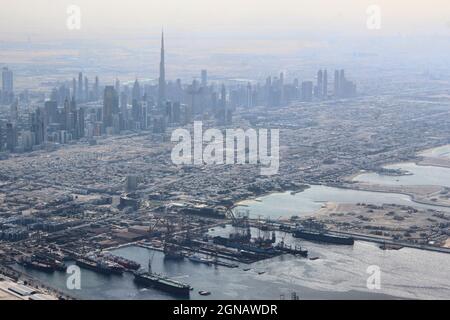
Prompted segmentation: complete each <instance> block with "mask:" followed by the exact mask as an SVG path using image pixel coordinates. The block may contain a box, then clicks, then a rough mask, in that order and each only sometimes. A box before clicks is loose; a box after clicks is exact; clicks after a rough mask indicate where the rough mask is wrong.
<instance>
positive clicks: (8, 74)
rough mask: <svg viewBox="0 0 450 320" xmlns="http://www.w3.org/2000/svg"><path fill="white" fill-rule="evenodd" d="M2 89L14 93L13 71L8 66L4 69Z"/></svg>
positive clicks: (4, 91)
mask: <svg viewBox="0 0 450 320" xmlns="http://www.w3.org/2000/svg"><path fill="white" fill-rule="evenodd" d="M2 91H3V93H12V92H13V91H14V85H13V72H12V71H11V70H9V69H8V68H7V67H4V68H3V70H2Z"/></svg>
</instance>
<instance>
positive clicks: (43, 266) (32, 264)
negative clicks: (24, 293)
mask: <svg viewBox="0 0 450 320" xmlns="http://www.w3.org/2000/svg"><path fill="white" fill-rule="evenodd" d="M22 264H23V265H24V266H25V267H26V268H30V269H35V270H39V271H42V272H46V273H52V272H54V271H55V269H54V268H53V267H52V266H51V265H50V264H47V263H42V262H37V261H23V262H22Z"/></svg>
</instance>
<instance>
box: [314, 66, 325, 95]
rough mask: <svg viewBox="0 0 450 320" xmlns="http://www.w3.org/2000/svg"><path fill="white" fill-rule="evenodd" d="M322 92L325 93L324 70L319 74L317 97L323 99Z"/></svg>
mask: <svg viewBox="0 0 450 320" xmlns="http://www.w3.org/2000/svg"><path fill="white" fill-rule="evenodd" d="M322 91H323V72H322V70H319V71H318V72H317V91H316V92H317V97H319V98H320V97H322Z"/></svg>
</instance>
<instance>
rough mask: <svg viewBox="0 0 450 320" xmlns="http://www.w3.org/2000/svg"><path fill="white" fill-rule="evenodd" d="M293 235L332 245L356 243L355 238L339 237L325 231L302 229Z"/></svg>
mask: <svg viewBox="0 0 450 320" xmlns="http://www.w3.org/2000/svg"><path fill="white" fill-rule="evenodd" d="M292 235H293V236H294V238H301V239H305V240H310V241H316V242H324V243H331V244H342V245H353V244H354V243H355V240H354V239H353V237H344V236H337V235H333V234H330V233H325V232H323V231H314V230H305V229H302V228H299V229H297V230H295V231H294V233H293V234H292Z"/></svg>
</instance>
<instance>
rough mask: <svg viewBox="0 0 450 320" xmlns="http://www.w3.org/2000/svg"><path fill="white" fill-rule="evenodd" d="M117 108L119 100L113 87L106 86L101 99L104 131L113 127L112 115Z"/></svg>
mask: <svg viewBox="0 0 450 320" xmlns="http://www.w3.org/2000/svg"><path fill="white" fill-rule="evenodd" d="M118 108H119V99H118V96H117V92H116V90H115V89H114V86H106V87H105V94H104V98H103V127H104V129H105V130H106V128H108V127H112V126H113V115H114V114H115V113H117V110H118Z"/></svg>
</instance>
